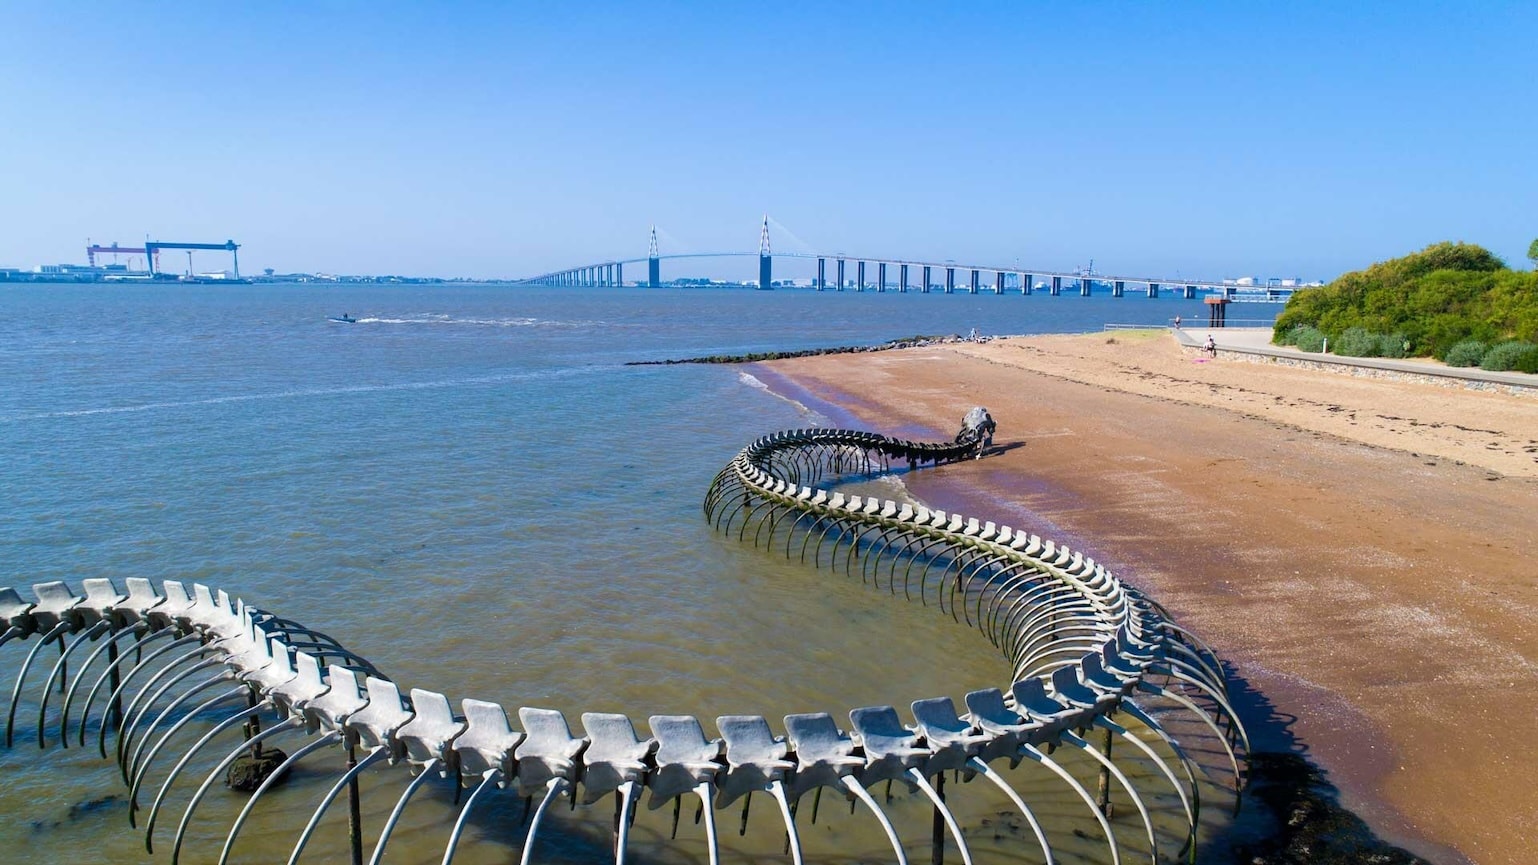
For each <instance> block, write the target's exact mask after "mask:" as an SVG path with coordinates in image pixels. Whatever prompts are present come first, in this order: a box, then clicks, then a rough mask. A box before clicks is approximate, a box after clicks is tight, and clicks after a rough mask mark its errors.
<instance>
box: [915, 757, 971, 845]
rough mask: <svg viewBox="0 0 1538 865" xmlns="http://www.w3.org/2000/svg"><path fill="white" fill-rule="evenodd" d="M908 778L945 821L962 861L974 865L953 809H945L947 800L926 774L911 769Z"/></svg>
mask: <svg viewBox="0 0 1538 865" xmlns="http://www.w3.org/2000/svg"><path fill="white" fill-rule="evenodd" d="M908 777H910V778H912V779H913V783H915V784H917V785H918V788H919V789H920V790H922V791H923V793H924V795H925V796H927V797H929V801H930V802H933V803H934V806H935V810H936V811H939V812H940V819H941V820H944V821H945V828H946V829H949V830H950V833H951V837H952V838H954V839H956V846H957V848H959V849H960V850H961V861H962V862H963V863H965V865H972V851H971V850H969V849H968V848H967V839H966V838H963V837H962V835H961V827H960V826H958V825H956V815H955V814H952V813H951V809H949V808H947V807H945V800H944V799H942V798H940V793H939V791H937V790H935V788H934V787H933V786H932V785H931V784H930V783H929V779H928V778H925V777H924V773H923V772H920V771H919V770H918V769H909V770H908Z"/></svg>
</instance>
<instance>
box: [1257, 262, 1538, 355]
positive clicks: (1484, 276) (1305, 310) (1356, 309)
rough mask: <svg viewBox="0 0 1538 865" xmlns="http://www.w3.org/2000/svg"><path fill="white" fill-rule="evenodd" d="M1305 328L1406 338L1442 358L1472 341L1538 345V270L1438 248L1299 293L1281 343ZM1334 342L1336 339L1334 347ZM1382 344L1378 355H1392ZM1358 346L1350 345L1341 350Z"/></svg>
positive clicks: (1414, 347)
mask: <svg viewBox="0 0 1538 865" xmlns="http://www.w3.org/2000/svg"><path fill="white" fill-rule="evenodd" d="M1300 324H1308V325H1310V326H1312V327H1316V328H1319V329H1320V330H1323V331H1325V332H1326V333H1330V334H1335V335H1342V336H1343V335H1344V333H1345V331H1346V330H1347V329H1348V328H1352V327H1360V328H1362V329H1363V330H1365V331H1367V332H1369V333H1380V334H1381V333H1387V334H1392V333H1402V334H1404V337H1405V339H1408V340H1410V344H1411V351H1412V352H1413V353H1415V354H1418V355H1426V354H1429V355H1432V356H1434V357H1438V358H1444V359H1445V357H1446V355H1447V352H1448V350H1450V349H1451V348H1452V347H1453V346H1454V345H1455V344H1457V343H1460V342H1463V341H1466V340H1479V341H1480V342H1483V343H1486V344H1490V343H1494V342H1500V341H1503V340H1526V341H1528V342H1538V271H1523V272H1517V271H1513V270H1509V269H1506V268H1505V267H1504V265H1503V264H1502V262H1501V260H1500V259H1499V258H1497V257H1495V256H1494V255H1491V254H1490V253H1489V252H1488V251H1487V250H1484V249H1480V248H1479V247H1477V246H1472V245H1469V244H1452V243H1441V244H1436V245H1434V246H1429V247H1427V248H1425V249H1423V250H1421V251H1420V252H1417V253H1413V254H1411V255H1407V256H1404V257H1402V258H1397V259H1393V260H1391V261H1384V262H1379V263H1378V264H1374V265H1372V266H1371V267H1368V268H1366V269H1364V270H1359V271H1354V272H1352V273H1346V274H1342V275H1341V276H1340V277H1339V278H1337V279H1336V280H1335V281H1334V282H1332V283H1330V284H1329V285H1327V286H1321V287H1318V288H1300V289H1299V290H1298V291H1297V292H1295V293H1294V294H1293V296H1292V298H1291V299H1290V300H1289V301H1288V303H1287V308H1286V309H1285V310H1283V311H1282V314H1281V315H1280V316H1278V317H1277V320H1276V323H1275V325H1273V328H1272V333H1273V338H1277V339H1278V342H1279V343H1281V344H1286V342H1291V341H1292V340H1291V339H1290V338H1288V339H1286V341H1285V342H1284V341H1283V340H1282V339H1281V338H1282V337H1284V336H1289V337H1290V334H1291V332H1292V331H1293V330H1294V329H1295V328H1296V327H1297V326H1298V325H1300ZM1336 345H1337V339H1336V337H1335V336H1332V337H1331V338H1330V348H1332V349H1334V348H1336ZM1383 345H1384V343H1383V341H1381V340H1380V342H1379V353H1380V354H1387V353H1388V352H1387V351H1384V350H1383ZM1400 345H1401V346H1402V345H1403V341H1401V342H1400ZM1352 348H1353V346H1352V345H1350V344H1349V340H1348V345H1346V346H1345V347H1343V348H1342V350H1341V352H1340V353H1342V354H1345V353H1347V351H1349V350H1351V349H1352Z"/></svg>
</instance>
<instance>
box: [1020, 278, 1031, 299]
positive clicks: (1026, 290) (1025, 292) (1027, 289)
mask: <svg viewBox="0 0 1538 865" xmlns="http://www.w3.org/2000/svg"><path fill="white" fill-rule="evenodd" d="M1020 294H1021V296H1022V297H1030V296H1031V275H1030V274H1029V273H1022V274H1020Z"/></svg>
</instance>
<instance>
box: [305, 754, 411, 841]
mask: <svg viewBox="0 0 1538 865" xmlns="http://www.w3.org/2000/svg"><path fill="white" fill-rule="evenodd" d="M387 756H389V749H388V748H386V747H385V746H383V745H381V746H379V747H377V748H371V749H369V752H368V755H367V756H365V757H364V758H363V759H362V760H359V761H358V763H357V765H355V766H353V767H352V768H351V769H348V770H347V771H346V772H343V773H342V777H340V778H338V779H336V783H335V784H333V785H332V786H331V789H330V790H328V791H327V792H326V795H325V796H324V797H322V798H321V800H320V805H318V806H316V808H315V813H314V814H311V815H310V822H308V823H306V824H304V831H303V832H301V833H299V841H298V843H296V844H295V845H294V852H293V853H291V854H289V857H288V865H294V863H296V862H298V861H299V854H301V853H303V852H304V845H306V844H308V843H310V836H311V835H313V834H315V827H316V826H319V825H320V818H321V817H323V816H325V813H326V809H327V808H330V807H331V803H332V802H334V801H336V796H337V794H338V793H340V792H342V788H343V787H346V786H347V782H348V781H351V780H352V779H354V778H356V777H358V775H359V774H360V773H361V772H362V771H363V770H364V769H367V768H368V767H370V766H372V765H374V764H375V763H377V762H379V761H380V760H383V759H384V758H385V757H387Z"/></svg>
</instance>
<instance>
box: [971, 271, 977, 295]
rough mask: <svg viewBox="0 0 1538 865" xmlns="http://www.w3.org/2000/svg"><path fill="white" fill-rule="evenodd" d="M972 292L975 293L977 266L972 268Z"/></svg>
mask: <svg viewBox="0 0 1538 865" xmlns="http://www.w3.org/2000/svg"><path fill="white" fill-rule="evenodd" d="M971 293H972V294H977V268H973V269H972V288H971Z"/></svg>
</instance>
